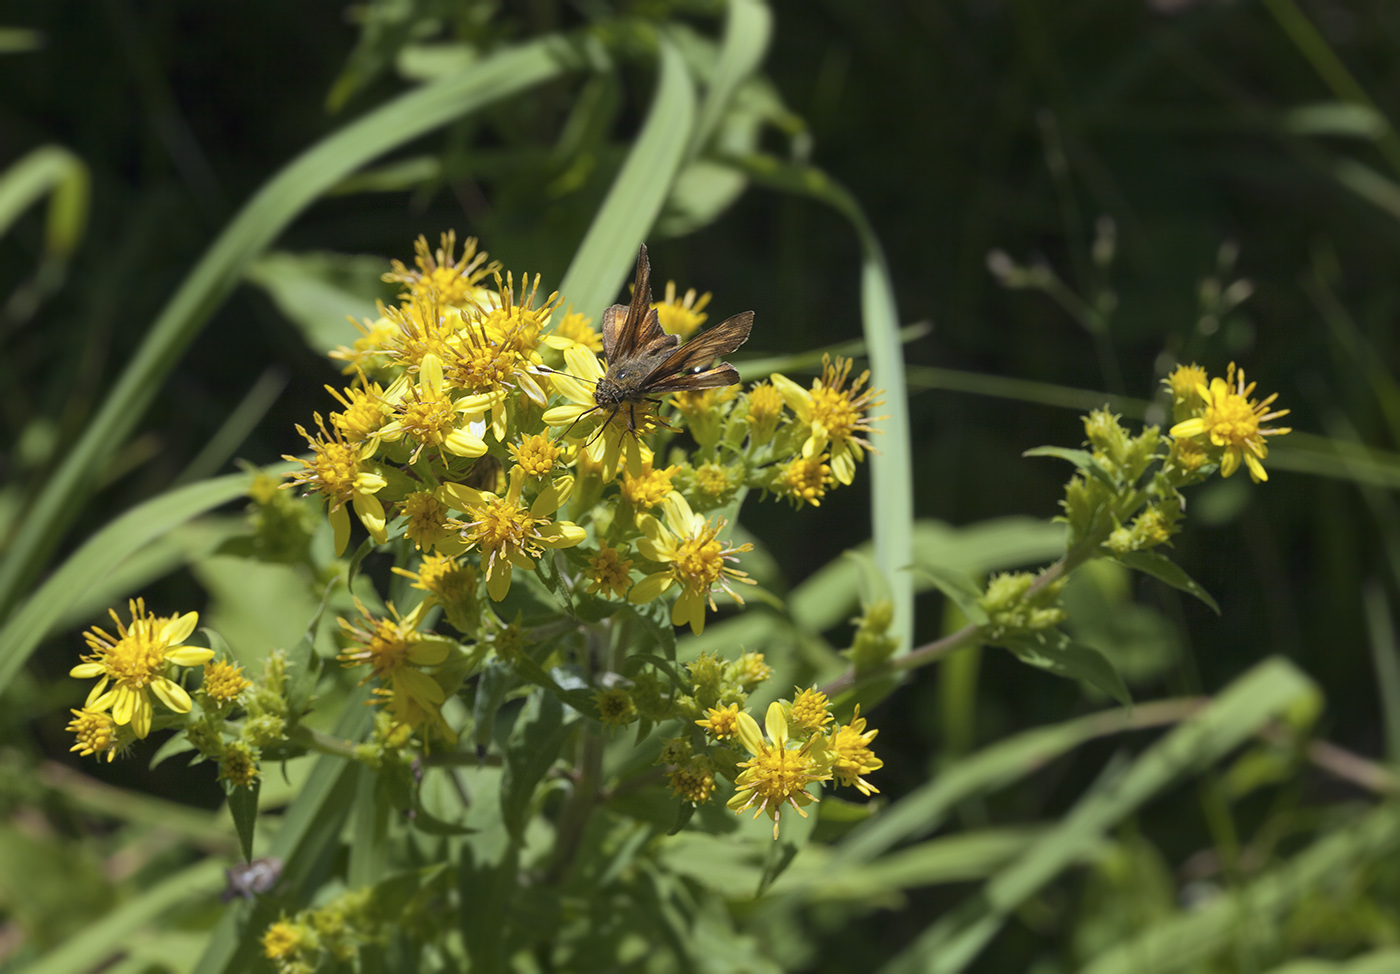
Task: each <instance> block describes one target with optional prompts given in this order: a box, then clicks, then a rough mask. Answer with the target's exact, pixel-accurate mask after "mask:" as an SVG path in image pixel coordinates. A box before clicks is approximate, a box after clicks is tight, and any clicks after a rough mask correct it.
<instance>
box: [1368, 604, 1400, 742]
mask: <svg viewBox="0 0 1400 974" xmlns="http://www.w3.org/2000/svg"><path fill="white" fill-rule="evenodd" d="M1362 595H1363V596H1364V598H1365V601H1366V628H1367V630H1369V632H1370V634H1371V662H1372V664H1373V665H1374V666H1375V668H1376V690H1377V692H1378V693H1379V694H1380V698H1381V720H1382V721H1383V722H1384V724H1385V757H1386V760H1387V761H1388V762H1389V763H1390V764H1392V765H1395V764H1397V763H1400V649H1397V647H1396V645H1395V624H1394V621H1393V620H1392V619H1391V616H1390V604H1389V602H1388V601H1387V599H1386V597H1385V589H1384V588H1383V587H1381V585H1380V584H1379V583H1378V582H1376V581H1375V580H1374V579H1373V580H1371V581H1370V582H1368V583H1367V584H1366V587H1365V589H1363V590H1362Z"/></svg>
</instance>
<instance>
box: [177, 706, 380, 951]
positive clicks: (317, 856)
mask: <svg viewBox="0 0 1400 974" xmlns="http://www.w3.org/2000/svg"><path fill="white" fill-rule="evenodd" d="M368 697H369V691H368V690H367V689H366V688H364V687H358V688H356V689H355V690H353V691H352V692H351V693H349V694H348V695H347V696H346V697H345V701H344V703H343V705H342V710H341V716H340V720H339V722H338V723H337V724H336V726H335V731H334V733H335V735H336V736H338V737H341V738H344V739H347V740H358V739H360V738H361V737H363V736H364V734H365V732H366V731H367V730H368V729H369V727H370V725H371V723H372V722H373V714H372V711H371V710H370V708H369V707H366V706H365V701H366V699H367V698H368ZM354 770H355V769H354V766H352V765H351V764H350V762H348V761H346V760H345V759H344V758H340V757H334V756H331V755H322V756H321V757H319V758H317V759H316V762H315V764H314V765H312V768H311V772H310V774H308V775H307V777H306V781H305V783H304V784H303V785H302V788H301V791H300V792H299V793H298V794H297V797H296V798H295V799H294V800H293V801H292V804H291V805H290V806H288V808H287V810H286V811H285V812H284V813H283V814H282V817H281V821H280V822H279V825H278V829H277V832H276V834H275V835H273V837H272V841H271V842H270V843H269V844H268V850H267V854H268V856H269V857H274V858H277V859H281V860H282V862H283V864H284V867H283V872H282V882H283V883H285V884H286V888H288V889H302V888H308V886H307V884H308V883H309V882H310V877H311V876H312V875H313V874H315V873H316V872H317V871H318V870H320V869H323V868H325V865H326V864H325V863H324V862H323V861H322V860H323V859H324V857H325V856H326V855H327V854H328V853H329V852H330V851H331V850H332V849H333V848H334V847H335V846H336V845H337V844H338V842H339V836H340V829H341V826H342V824H343V823H344V821H345V817H346V815H347V814H349V811H350V798H351V796H352V795H353V794H354V784H355V776H354V774H353V772H354ZM274 918H275V913H273V911H272V907H271V906H270V905H269V904H268V903H267V902H266V901H262V902H259V903H258V904H256V905H255V906H253V907H251V908H246V907H245V908H238V909H230V910H227V911H225V912H224V914H223V916H221V917H220V918H219V922H218V925H217V926H216V927H215V928H214V933H213V935H212V936H211V937H210V939H209V944H208V946H207V947H206V948H205V951H204V955H203V956H202V957H201V958H200V960H199V966H198V967H196V968H195V971H194V974H223V972H226V971H232V970H246V969H248V968H249V967H251V966H252V964H253V958H254V957H255V956H257V955H258V953H259V944H258V936H257V935H258V932H259V931H261V930H262V928H263V927H265V926H266V925H267V924H268V923H269V922H271V921H272V920H273V919H274Z"/></svg>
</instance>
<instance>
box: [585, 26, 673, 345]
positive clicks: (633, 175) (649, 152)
mask: <svg viewBox="0 0 1400 974" xmlns="http://www.w3.org/2000/svg"><path fill="white" fill-rule="evenodd" d="M659 73H660V78H659V79H658V81H657V85H656V95H655V97H654V98H653V99H652V103H651V109H650V111H648V112H647V119H646V122H645V123H644V124H643V126H642V131H641V133H640V134H639V135H638V136H637V141H636V144H635V145H634V146H633V147H632V151H631V152H629V153H628V154H627V159H626V161H624V162H623V164H622V169H621V170H620V171H619V172H618V174H617V178H616V179H615V180H614V181H613V184H612V188H610V189H609V190H608V195H607V198H606V199H605V200H603V205H602V207H601V208H600V209H599V210H598V215H597V216H595V217H594V218H593V223H592V224H591V225H590V226H589V228H588V232H587V233H586V234H584V237H583V242H582V243H581V244H579V248H578V252H577V253H576V254H575V255H574V259H573V262H572V263H571V264H569V269H568V271H567V272H566V273H565V274H564V280H563V282H562V283H561V284H560V285H559V291H560V293H561V294H563V295H564V297H565V298H566V299H567V300H568V301H569V303H570V304H571V305H573V307H574V310H576V311H581V312H583V313H584V314H586V315H589V316H590V317H592V318H594V319H595V320H596V319H597V318H598V317H599V316H600V315H601V314H602V313H603V308H604V307H605V306H606V305H608V304H610V303H612V300H613V298H615V297H616V296H617V294H618V292H619V291H621V290H622V284H623V282H624V281H625V280H626V279H627V274H628V271H630V270H631V268H632V266H633V264H635V263H636V260H637V249H638V248H639V247H640V246H641V244H642V242H643V241H644V240H645V239H646V235H647V232H648V231H649V230H651V226H652V224H653V223H655V222H656V217H657V214H659V213H660V212H661V206H662V204H663V203H665V202H666V197H667V196H668V195H669V194H670V192H671V186H672V184H673V183H674V182H675V179H676V173H677V171H678V170H679V169H680V165H681V160H682V158H683V157H684V153H685V146H686V143H687V142H688V140H689V139H690V133H691V130H692V127H693V124H694V119H695V86H694V84H693V83H692V82H691V80H690V72H689V70H688V69H687V68H686V66H685V62H684V61H683V60H682V59H681V56H680V54H679V53H677V52H676V50H675V48H674V47H672V45H671V44H670V43H668V42H667V41H665V40H664V39H662V40H661V41H660V59H659Z"/></svg>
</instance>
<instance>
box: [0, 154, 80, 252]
mask: <svg viewBox="0 0 1400 974" xmlns="http://www.w3.org/2000/svg"><path fill="white" fill-rule="evenodd" d="M88 182H89V179H88V171H87V166H85V165H83V161H82V160H81V159H79V158H78V157H77V156H75V155H73V153H71V152H69V151H68V150H67V149H62V148H59V147H58V146H54V145H46V146H40V147H39V148H37V149H34V150H33V151H31V152H29V153H28V154H27V155H25V156H24V157H23V158H21V159H19V160H18V161H17V162H15V163H14V164H12V165H11V166H10V168H8V169H6V170H5V172H4V173H3V174H0V236H3V235H4V234H5V233H6V232H7V231H8V230H9V229H10V227H11V226H13V225H14V222H15V221H16V220H18V219H19V216H20V214H21V213H23V212H24V211H25V210H27V209H28V208H29V207H31V206H33V205H34V204H35V203H37V202H38V201H39V200H41V199H43V198H44V196H46V195H49V194H52V199H51V200H50V201H49V217H48V223H47V225H46V226H45V234H44V236H45V240H44V245H45V249H46V250H48V252H49V253H50V254H52V255H54V256H65V255H67V254H70V253H72V252H73V250H74V248H76V247H77V246H78V241H80V240H82V238H83V228H84V227H85V226H87V213H88Z"/></svg>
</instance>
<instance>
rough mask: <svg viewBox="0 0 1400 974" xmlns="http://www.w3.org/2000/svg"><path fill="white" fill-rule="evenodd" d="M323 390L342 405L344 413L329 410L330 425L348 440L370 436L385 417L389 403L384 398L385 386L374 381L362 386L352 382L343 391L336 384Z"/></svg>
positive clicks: (377, 429) (352, 441)
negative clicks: (359, 387) (353, 384)
mask: <svg viewBox="0 0 1400 974" xmlns="http://www.w3.org/2000/svg"><path fill="white" fill-rule="evenodd" d="M326 391H327V392H329V393H330V394H331V395H332V396H334V397H335V398H336V400H337V401H338V402H339V403H340V404H341V405H342V406H344V407H345V412H343V413H331V425H332V426H334V427H335V428H336V429H337V430H338V431H339V432H341V433H342V434H344V436H345V439H346V441H347V442H350V443H363V442H364V441H366V440H368V439H370V438H371V437H373V436H374V434H375V433H377V432H379V428H380V427H381V426H383V425H384V421H385V419H387V418H388V415H389V412H390V410H389V404H388V403H387V402H385V401H384V390H383V389H382V388H380V386H379V383H377V382H372V383H369V384H368V385H367V386H366V387H365V388H363V389H356V388H354V387H353V386H352V387H349V388H347V389H345V391H344V392H342V391H341V390H339V389H337V388H335V386H326Z"/></svg>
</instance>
